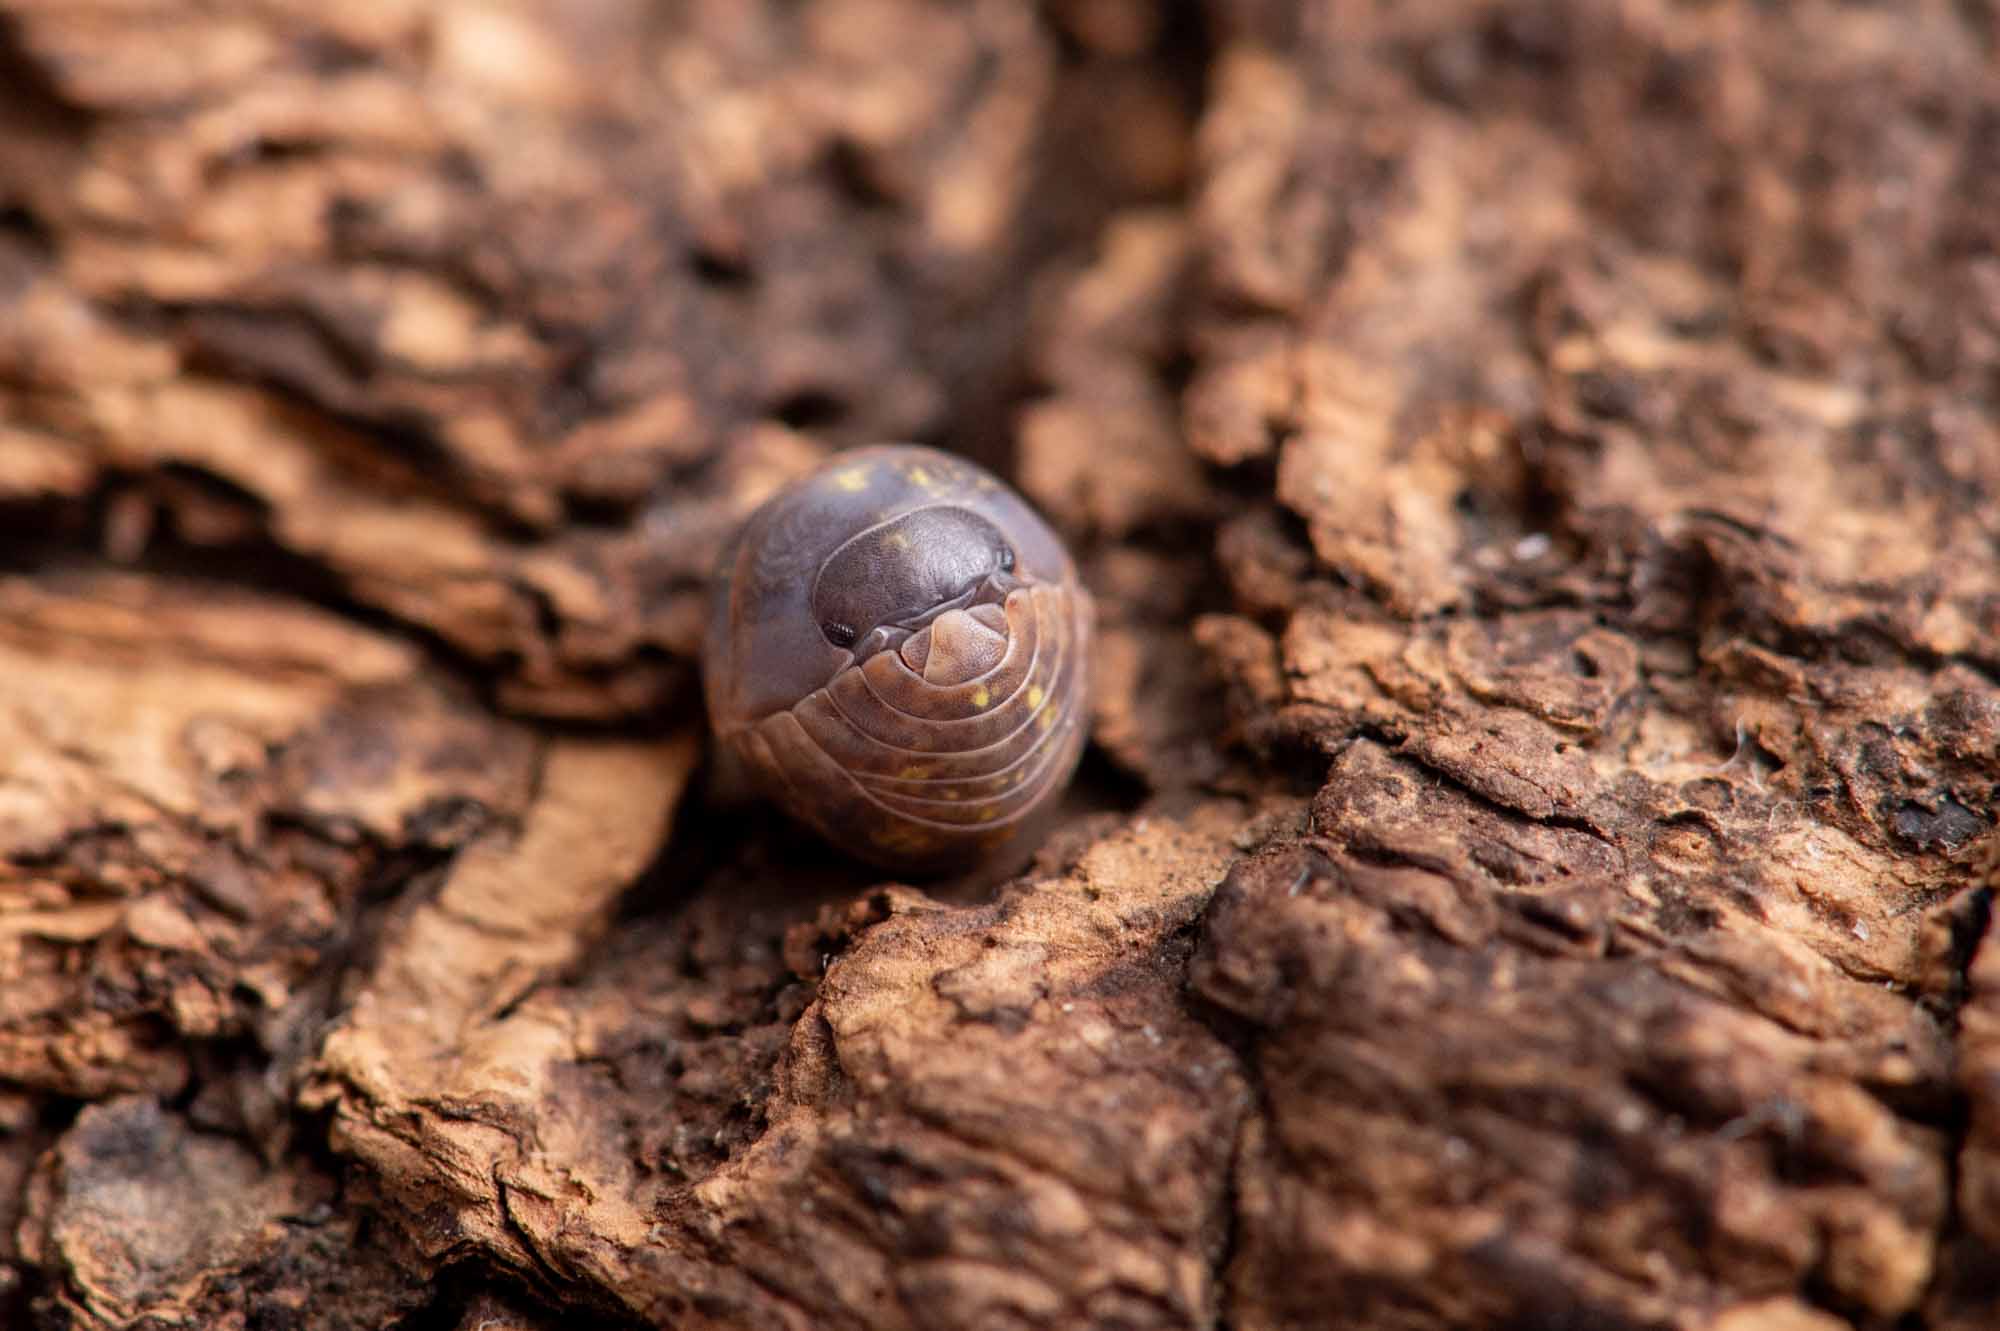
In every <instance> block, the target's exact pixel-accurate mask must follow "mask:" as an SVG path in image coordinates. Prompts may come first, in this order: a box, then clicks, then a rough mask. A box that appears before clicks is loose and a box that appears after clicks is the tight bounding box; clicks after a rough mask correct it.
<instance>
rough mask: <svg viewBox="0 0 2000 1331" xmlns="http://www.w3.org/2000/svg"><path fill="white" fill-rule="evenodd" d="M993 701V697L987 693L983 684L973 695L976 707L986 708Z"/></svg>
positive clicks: (973, 702) (973, 703)
mask: <svg viewBox="0 0 2000 1331" xmlns="http://www.w3.org/2000/svg"><path fill="white" fill-rule="evenodd" d="M992 701H993V695H992V694H990V693H988V692H987V691H986V686H985V685H984V684H981V685H980V686H979V689H978V691H977V692H975V693H974V694H973V695H972V705H973V706H974V707H984V706H986V705H987V704H988V703H990V702H992Z"/></svg>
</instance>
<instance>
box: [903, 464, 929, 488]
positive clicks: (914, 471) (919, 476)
mask: <svg viewBox="0 0 2000 1331" xmlns="http://www.w3.org/2000/svg"><path fill="white" fill-rule="evenodd" d="M908 475H909V477H910V480H911V481H912V482H914V483H915V484H917V485H921V486H922V487H923V488H924V489H926V490H928V489H930V488H931V486H932V485H933V484H935V482H933V481H932V480H931V474H930V473H929V472H927V471H925V470H924V469H923V468H922V467H912V468H910V470H909V473H908Z"/></svg>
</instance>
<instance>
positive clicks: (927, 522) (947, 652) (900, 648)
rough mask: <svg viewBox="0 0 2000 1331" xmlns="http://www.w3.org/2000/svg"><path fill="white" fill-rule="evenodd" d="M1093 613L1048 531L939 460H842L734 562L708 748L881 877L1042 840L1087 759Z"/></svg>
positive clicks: (970, 475)
mask: <svg viewBox="0 0 2000 1331" xmlns="http://www.w3.org/2000/svg"><path fill="white" fill-rule="evenodd" d="M1092 616H1093V611H1092V607H1091V602H1090V595H1089V593H1088V592H1086V591H1085V590H1084V588H1083V585H1082V584H1081V583H1080V582H1079V581H1078V580H1077V576H1076V568H1075V565H1074V564H1073V563H1072V562H1071V560H1070V557H1069V555H1068V553H1067V552H1066V551H1065V550H1064V549H1063V546H1062V542H1061V541H1060V540H1059V539H1058V538H1057V537H1056V534H1055V533H1054V532H1053V531H1051V530H1050V529H1049V526H1048V524H1047V523H1045V522H1044V521H1042V519H1041V518H1040V517H1039V516H1038V515H1037V514H1036V513H1035V512H1034V510H1033V509H1031V508H1030V507H1029V506H1028V504H1027V502H1026V501H1025V500H1023V499H1022V498H1021V497H1020V496H1019V495H1018V494H1016V493H1015V492H1014V491H1013V490H1011V489H1010V488H1008V487H1007V486H1006V485H1005V484H1004V483H1002V482H1001V481H999V480H998V479H996V478H995V477H993V476H992V475H990V474H988V473H987V472H986V471H984V470H982V469H980V468H979V467H977V466H974V465H973V464H971V463H969V462H966V461H965V460H963V459H961V458H956V457H953V456H951V455H950V454H946V453H941V452H938V451H937V450H935V449H930V448H918V447H904V446H885V447H877V448H866V449H860V450H856V451H853V452H847V453H842V454H839V455H837V456H836V457H834V458H833V459H832V460H831V461H829V462H828V463H827V464H826V465H824V466H823V467H821V468H820V469H819V470H818V471H815V472H813V473H812V474H810V475H808V476H806V477H804V478H802V479H801V480H799V481H797V482H795V483H794V484H792V485H791V486H789V487H788V488H786V489H785V490H783V491H781V492H780V493H778V494H777V495H775V496H774V497H772V498H771V499H770V500H769V501H768V502H767V503H765V504H764V505H763V507H761V508H759V509H758V510H757V511H756V512H755V513H753V514H752V515H751V516H750V518H749V519H748V520H747V521H746V522H745V523H744V524H743V526H742V528H741V529H740V530H739V531H738V532H737V534H736V537H735V538H734V540H732V541H731V543H730V544H729V546H728V547H727V548H726V549H725V550H724V551H723V554H722V558H721V561H720V564H719V567H718V571H717V577H716V580H715V587H714V591H713V596H712V600H711V603H710V613H709V627H708V638H707V645H706V649H705V652H704V659H703V662H702V666H703V671H702V673H703V683H704V689H705V692H706V695H707V701H708V712H709V720H710V724H711V725H712V727H713V729H714V732H715V735H716V739H717V742H718V744H720V745H721V746H722V748H723V749H724V750H725V752H726V754H727V755H728V757H729V758H730V759H733V760H734V761H735V762H737V763H739V764H740V765H741V767H742V768H743V769H744V770H745V771H746V772H747V773H748V775H749V776H750V778H751V780H752V781H753V782H754V783H755V784H756V785H757V787H758V788H759V789H760V790H761V791H762V792H763V793H764V794H766V795H767V796H769V797H770V798H771V799H772V800H774V801H775V802H776V803H777V804H779V805H780V806H782V807H783V808H784V809H785V810H786V811H787V812H788V813H790V814H791V815H792V816H793V817H794V818H796V819H798V820H799V821H801V822H803V823H805V824H807V825H809V826H810V827H812V828H813V829H815V830H816V831H817V832H818V833H819V834H820V835H821V836H822V837H824V838H825V839H826V840H827V841H829V842H831V843H833V844H834V845H836V846H838V847H840V848H841V849H843V850H846V851H848V852H850V853H851V854H854V855H856V856H857V857H859V858H861V859H864V860H868V861H871V862H873V863H875V864H878V865H881V866H883V867H885V868H890V869H894V870H899V871H908V872H914V873H929V872H936V873H942V872H947V871H951V870H955V869H960V868H966V867H971V866H974V865H978V864H981V863H984V862H988V861H992V860H994V859H995V858H997V857H1001V856H1004V855H1007V854H1010V853H1019V852H1021V851H1023V850H1025V849H1026V848H1029V847H1031V846H1032V843H1033V841H1034V840H1035V839H1038V838H1039V836H1040V834H1041V832H1042V830H1043V829H1044V827H1045V825H1046V822H1047V819H1048V816H1049V815H1050V814H1051V813H1052V812H1053V810H1054V808H1055V805H1056V803H1057V801H1058V799H1059V798H1060V796H1061V793H1062V791H1063V788H1064V787H1065V786H1066V785H1067V784H1068V782H1069V779H1070V776H1071V774H1072V773H1073V772H1074V771H1075V768H1076V764H1077V759H1078V757H1079V755H1080V754H1081V753H1082V751H1083V743H1084V737H1085V725H1086V705H1085V698H1086V695H1087V688H1088V674H1087V671H1088V664H1089V655H1090V644H1091V632H1092Z"/></svg>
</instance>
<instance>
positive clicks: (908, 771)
mask: <svg viewBox="0 0 2000 1331" xmlns="http://www.w3.org/2000/svg"><path fill="white" fill-rule="evenodd" d="M929 770H930V769H929V768H927V767H925V766H924V765H923V764H922V763H912V764H911V765H910V766H908V767H905V768H904V769H903V770H902V771H900V772H898V773H896V775H897V776H898V777H900V778H902V779H903V780H905V781H921V780H923V779H924V775H925V773H927V772H928V771H929Z"/></svg>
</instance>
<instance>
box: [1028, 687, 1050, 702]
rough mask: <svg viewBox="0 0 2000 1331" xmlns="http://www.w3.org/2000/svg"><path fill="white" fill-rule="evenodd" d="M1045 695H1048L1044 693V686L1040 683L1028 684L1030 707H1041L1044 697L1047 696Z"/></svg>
mask: <svg viewBox="0 0 2000 1331" xmlns="http://www.w3.org/2000/svg"><path fill="white" fill-rule="evenodd" d="M1045 696H1046V695H1045V694H1043V692H1042V686H1041V685H1039V684H1030V685H1029V686H1028V706H1030V707H1040V706H1041V705H1042V699H1043V697H1045Z"/></svg>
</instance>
